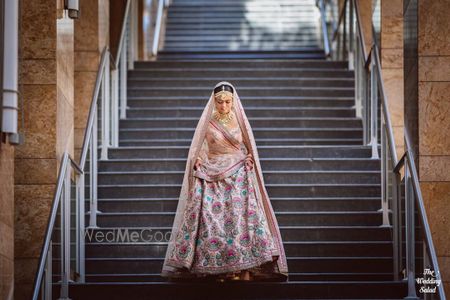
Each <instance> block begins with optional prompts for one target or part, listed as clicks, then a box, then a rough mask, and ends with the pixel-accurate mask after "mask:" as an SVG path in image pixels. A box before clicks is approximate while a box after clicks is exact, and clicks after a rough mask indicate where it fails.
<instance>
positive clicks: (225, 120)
mask: <svg viewBox="0 0 450 300" xmlns="http://www.w3.org/2000/svg"><path fill="white" fill-rule="evenodd" d="M214 118H215V119H216V120H217V121H219V122H220V123H222V124H223V125H226V124H227V123H228V122H230V121H231V120H232V119H233V113H232V112H231V111H230V112H229V113H227V114H221V113H219V112H218V111H216V112H215V113H214Z"/></svg>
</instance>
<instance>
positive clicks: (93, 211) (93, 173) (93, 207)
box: [89, 110, 101, 228]
mask: <svg viewBox="0 0 450 300" xmlns="http://www.w3.org/2000/svg"><path fill="white" fill-rule="evenodd" d="M97 122H98V121H97V110H96V111H95V112H94V126H93V130H92V132H91V134H92V138H91V139H90V143H91V146H90V149H91V151H90V155H91V158H90V162H89V176H90V187H91V189H90V192H91V196H90V197H91V199H90V200H91V201H90V210H89V228H98V226H97V213H101V212H100V211H98V210H97V151H98V147H97V143H98V142H97V125H96V124H97Z"/></svg>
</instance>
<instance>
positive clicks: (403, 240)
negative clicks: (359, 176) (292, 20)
mask: <svg viewBox="0 0 450 300" xmlns="http://www.w3.org/2000/svg"><path fill="white" fill-rule="evenodd" d="M317 4H318V5H317V6H318V8H319V9H320V10H321V14H320V15H321V16H322V17H326V18H328V19H327V20H322V24H324V27H326V30H323V32H324V37H323V39H324V44H327V43H328V44H330V48H329V50H327V49H325V51H326V52H327V51H328V53H327V54H328V56H329V57H331V59H335V60H348V65H349V69H354V70H355V96H356V97H355V108H356V113H357V116H358V117H361V118H362V120H363V131H364V139H363V140H364V144H365V145H368V146H370V147H371V149H372V158H373V159H380V160H381V203H380V212H382V216H383V218H382V223H381V224H380V226H388V227H390V228H392V238H393V263H394V267H393V279H394V280H404V281H407V283H408V295H407V298H408V299H413V298H416V299H419V298H423V299H441V300H444V299H446V298H445V294H444V288H443V284H442V278H441V274H440V272H439V265H438V261H437V256H436V251H435V248H434V245H433V240H432V238H431V231H430V227H429V224H428V220H427V216H426V211H425V206H424V201H423V197H422V193H421V190H420V185H419V178H418V175H417V169H416V166H415V164H414V158H413V154H412V153H413V152H412V151H411V144H410V141H409V138H408V136H407V135H406V134H404V143H405V146H406V150H405V151H404V153H403V155H402V157H401V158H400V160H398V158H397V152H396V151H397V150H396V146H395V141H394V133H393V128H392V122H391V117H390V116H391V115H390V113H389V109H388V100H389V99H387V97H386V93H385V88H384V83H383V77H382V70H381V63H380V55H379V47H378V43H377V40H376V35H375V31H374V29H373V26H372V32H371V34H372V36H371V37H370V39H369V40H371V41H372V42H371V43H370V47H368V46H367V44H366V43H367V39H366V38H365V36H364V30H363V27H362V22H361V17H360V9H359V4H358V1H355V0H345V1H344V3H343V7H342V9H341V10H339V9H338V7H337V5H336V3H335V2H334V1H326V0H319V1H318V2H317ZM330 32H331V33H330ZM325 35H326V36H325ZM378 111H380V115H378ZM378 131H380V134H381V136H378ZM379 146H381V153H379V149H378V148H379ZM390 213H392V215H391V216H390ZM417 246H420V247H417ZM416 248H417V249H416ZM416 250H417V251H416ZM423 273H428V274H427V275H423ZM416 274H418V275H421V276H424V277H425V278H424V279H428V280H431V281H432V283H431V284H425V283H421V282H420V279H421V278H420V277H419V278H417V279H418V280H416ZM433 281H434V283H433ZM421 288H423V289H428V291H427V292H424V291H423V290H421ZM417 291H419V293H417Z"/></svg>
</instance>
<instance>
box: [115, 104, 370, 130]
mask: <svg viewBox="0 0 450 300" xmlns="http://www.w3.org/2000/svg"><path fill="white" fill-rule="evenodd" d="M130 105H132V106H133V107H136V105H135V104H134V105H133V104H130ZM198 120H199V117H184V116H180V117H165V118H129V119H126V120H120V128H123V129H140V128H158V127H162V128H170V127H195V126H196V125H197V123H198ZM249 122H250V125H251V126H252V128H253V129H256V128H261V127H262V128H264V127H266V128H267V127H269V126H273V127H277V128H283V127H291V128H295V127H302V128H308V127H312V128H342V129H344V128H348V127H350V128H358V127H361V128H362V123H361V120H360V119H359V118H316V119H314V118H301V117H300V118H297V117H286V118H283V117H279V118H269V117H261V118H249Z"/></svg>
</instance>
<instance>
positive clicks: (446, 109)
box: [418, 0, 450, 294]
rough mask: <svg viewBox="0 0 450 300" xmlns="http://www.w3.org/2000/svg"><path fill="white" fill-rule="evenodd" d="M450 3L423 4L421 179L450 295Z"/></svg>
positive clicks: (421, 0) (420, 31) (421, 1)
mask: <svg viewBox="0 0 450 300" xmlns="http://www.w3.org/2000/svg"><path fill="white" fill-rule="evenodd" d="M449 11H450V1H425V0H419V27H418V55H419V100H418V101H419V103H418V106H419V116H418V120H419V166H418V169H419V178H420V186H421V189H422V193H423V197H424V201H425V206H426V209H427V217H428V220H429V223H430V227H431V232H432V235H433V242H434V245H435V247H436V252H437V256H438V261H439V264H440V268H441V273H442V276H443V278H444V282H445V284H444V287H445V290H446V292H447V294H448V293H450V238H449V228H450V171H449V170H450V42H449V36H450V19H449V18H448V12H449Z"/></svg>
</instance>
